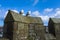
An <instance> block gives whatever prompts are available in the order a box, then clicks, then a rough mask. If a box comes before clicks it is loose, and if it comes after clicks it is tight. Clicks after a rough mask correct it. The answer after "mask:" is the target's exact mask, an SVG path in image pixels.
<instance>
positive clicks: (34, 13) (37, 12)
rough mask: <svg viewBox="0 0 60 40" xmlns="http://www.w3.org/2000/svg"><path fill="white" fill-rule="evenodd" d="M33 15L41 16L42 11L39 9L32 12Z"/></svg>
mask: <svg viewBox="0 0 60 40" xmlns="http://www.w3.org/2000/svg"><path fill="white" fill-rule="evenodd" d="M32 15H34V16H36V17H39V16H40V12H39V11H34V12H32Z"/></svg>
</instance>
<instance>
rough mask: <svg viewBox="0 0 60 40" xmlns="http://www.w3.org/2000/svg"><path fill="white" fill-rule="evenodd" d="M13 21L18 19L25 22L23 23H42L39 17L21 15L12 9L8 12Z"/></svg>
mask: <svg viewBox="0 0 60 40" xmlns="http://www.w3.org/2000/svg"><path fill="white" fill-rule="evenodd" d="M8 13H10V14H11V15H12V17H13V19H14V21H18V22H25V23H40V24H43V22H42V20H41V18H40V17H30V16H22V15H20V14H19V13H16V12H14V11H11V10H9V12H8Z"/></svg>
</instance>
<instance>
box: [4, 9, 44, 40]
mask: <svg viewBox="0 0 60 40" xmlns="http://www.w3.org/2000/svg"><path fill="white" fill-rule="evenodd" d="M22 14H23V12H20V13H19V14H18V13H16V12H13V11H11V10H9V11H8V14H7V16H6V18H5V20H4V31H3V37H4V38H7V39H9V40H45V36H44V34H45V31H44V26H43V22H42V20H41V18H40V17H31V16H28V15H29V12H27V15H26V16H22Z"/></svg>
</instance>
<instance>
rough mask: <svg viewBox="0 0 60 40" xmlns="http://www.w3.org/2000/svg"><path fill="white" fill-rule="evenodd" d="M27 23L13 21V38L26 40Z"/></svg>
mask: <svg viewBox="0 0 60 40" xmlns="http://www.w3.org/2000/svg"><path fill="white" fill-rule="evenodd" d="M27 37H28V24H26V23H20V22H14V30H13V40H27V39H28V38H27Z"/></svg>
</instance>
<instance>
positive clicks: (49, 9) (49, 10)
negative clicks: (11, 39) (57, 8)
mask: <svg viewBox="0 0 60 40" xmlns="http://www.w3.org/2000/svg"><path fill="white" fill-rule="evenodd" d="M51 11H53V8H46V9H44V13H49V12H51Z"/></svg>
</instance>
